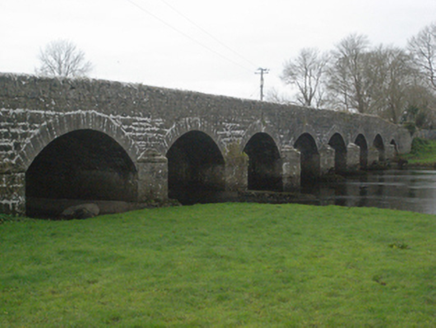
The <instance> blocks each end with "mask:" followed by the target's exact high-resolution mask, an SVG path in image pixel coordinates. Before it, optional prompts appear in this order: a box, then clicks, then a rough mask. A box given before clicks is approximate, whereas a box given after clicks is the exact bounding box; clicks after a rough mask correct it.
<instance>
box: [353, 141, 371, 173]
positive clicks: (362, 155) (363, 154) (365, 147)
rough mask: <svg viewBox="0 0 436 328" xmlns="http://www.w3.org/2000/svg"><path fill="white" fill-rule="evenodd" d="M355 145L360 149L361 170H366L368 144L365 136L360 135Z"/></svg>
mask: <svg viewBox="0 0 436 328" xmlns="http://www.w3.org/2000/svg"><path fill="white" fill-rule="evenodd" d="M354 143H355V144H356V145H358V146H359V147H360V168H361V169H363V170H364V169H366V168H367V167H368V144H367V142H366V139H365V137H364V136H363V134H359V135H358V136H357V138H356V140H355V141H354Z"/></svg>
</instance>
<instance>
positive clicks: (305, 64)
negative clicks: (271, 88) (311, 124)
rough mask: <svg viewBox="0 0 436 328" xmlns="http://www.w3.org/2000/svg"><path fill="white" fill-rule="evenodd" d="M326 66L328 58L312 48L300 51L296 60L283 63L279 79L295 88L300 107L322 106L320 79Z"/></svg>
mask: <svg viewBox="0 0 436 328" xmlns="http://www.w3.org/2000/svg"><path fill="white" fill-rule="evenodd" d="M327 64H328V56H327V55H326V54H321V53H320V52H319V50H317V49H314V48H305V49H302V50H301V51H300V53H299V55H298V57H297V58H295V59H294V60H289V61H287V62H286V63H285V65H284V69H283V73H282V76H281V79H282V81H283V82H284V83H285V84H289V85H292V86H296V87H297V90H298V92H297V95H296V98H297V101H298V102H299V103H300V104H301V105H303V106H308V107H312V106H313V107H316V108H319V107H321V106H322V104H323V89H322V79H323V77H324V73H325V71H326V66H327Z"/></svg>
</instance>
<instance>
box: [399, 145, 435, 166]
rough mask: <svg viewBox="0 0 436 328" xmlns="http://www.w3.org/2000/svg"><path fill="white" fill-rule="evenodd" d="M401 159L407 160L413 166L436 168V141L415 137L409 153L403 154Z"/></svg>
mask: <svg viewBox="0 0 436 328" xmlns="http://www.w3.org/2000/svg"><path fill="white" fill-rule="evenodd" d="M400 160H407V162H408V164H407V166H408V167H411V168H436V141H435V140H428V139H421V138H415V139H413V142H412V150H411V151H410V153H409V154H405V155H401V156H400Z"/></svg>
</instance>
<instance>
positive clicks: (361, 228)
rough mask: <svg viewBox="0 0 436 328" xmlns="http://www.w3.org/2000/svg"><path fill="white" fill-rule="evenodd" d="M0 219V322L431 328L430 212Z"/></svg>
mask: <svg viewBox="0 0 436 328" xmlns="http://www.w3.org/2000/svg"><path fill="white" fill-rule="evenodd" d="M4 218H5V220H4V222H3V223H2V224H0V241H1V242H0V254H1V263H2V265H1V266H0V304H2V306H1V308H0V326H2V327H22V326H28V327H62V326H66V327H67V326H68V327H72V326H80V327H106V326H108V325H110V326H114V327H134V326H146V327H148V326H156V327H167V326H181V327H196V326H197V327H200V326H219V327H223V326H259V327H260V326H274V327H289V326H292V327H310V326H313V327H315V326H322V327H329V326H330V327H338V326H342V327H344V326H348V327H350V326H353V327H363V326H379V327H399V326H401V327H416V326H419V327H434V326H435V325H436V317H435V315H434V306H435V304H436V294H435V286H434V271H435V267H434V254H436V235H435V234H434V233H433V232H434V231H435V229H436V220H435V217H434V216H431V215H425V214H419V213H410V212H401V211H392V210H381V209H375V208H346V207H336V206H327V207H317V206H304V205H294V204H280V205H268V204H249V203H245V204H237V203H224V204H207V205H194V206H181V207H169V208H155V209H146V210H141V211H135V212H129V213H123V214H116V215H107V216H100V217H96V218H93V219H87V220H71V221H47V220H34V219H25V218H24V219H17V218H12V217H6V216H5V217H4Z"/></svg>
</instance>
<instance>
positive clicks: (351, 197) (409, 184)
mask: <svg viewBox="0 0 436 328" xmlns="http://www.w3.org/2000/svg"><path fill="white" fill-rule="evenodd" d="M303 192H305V193H311V194H314V195H315V196H316V197H317V199H318V200H317V202H316V203H317V204H319V205H342V206H357V207H362V206H367V207H380V208H391V209H398V210H407V211H414V212H422V213H429V214H436V202H435V199H436V171H430V170H428V171H424V170H389V171H378V172H369V173H368V174H367V175H363V176H353V177H347V178H346V180H345V181H343V182H337V183H329V184H321V185H318V186H316V187H312V188H310V190H304V191H303Z"/></svg>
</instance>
